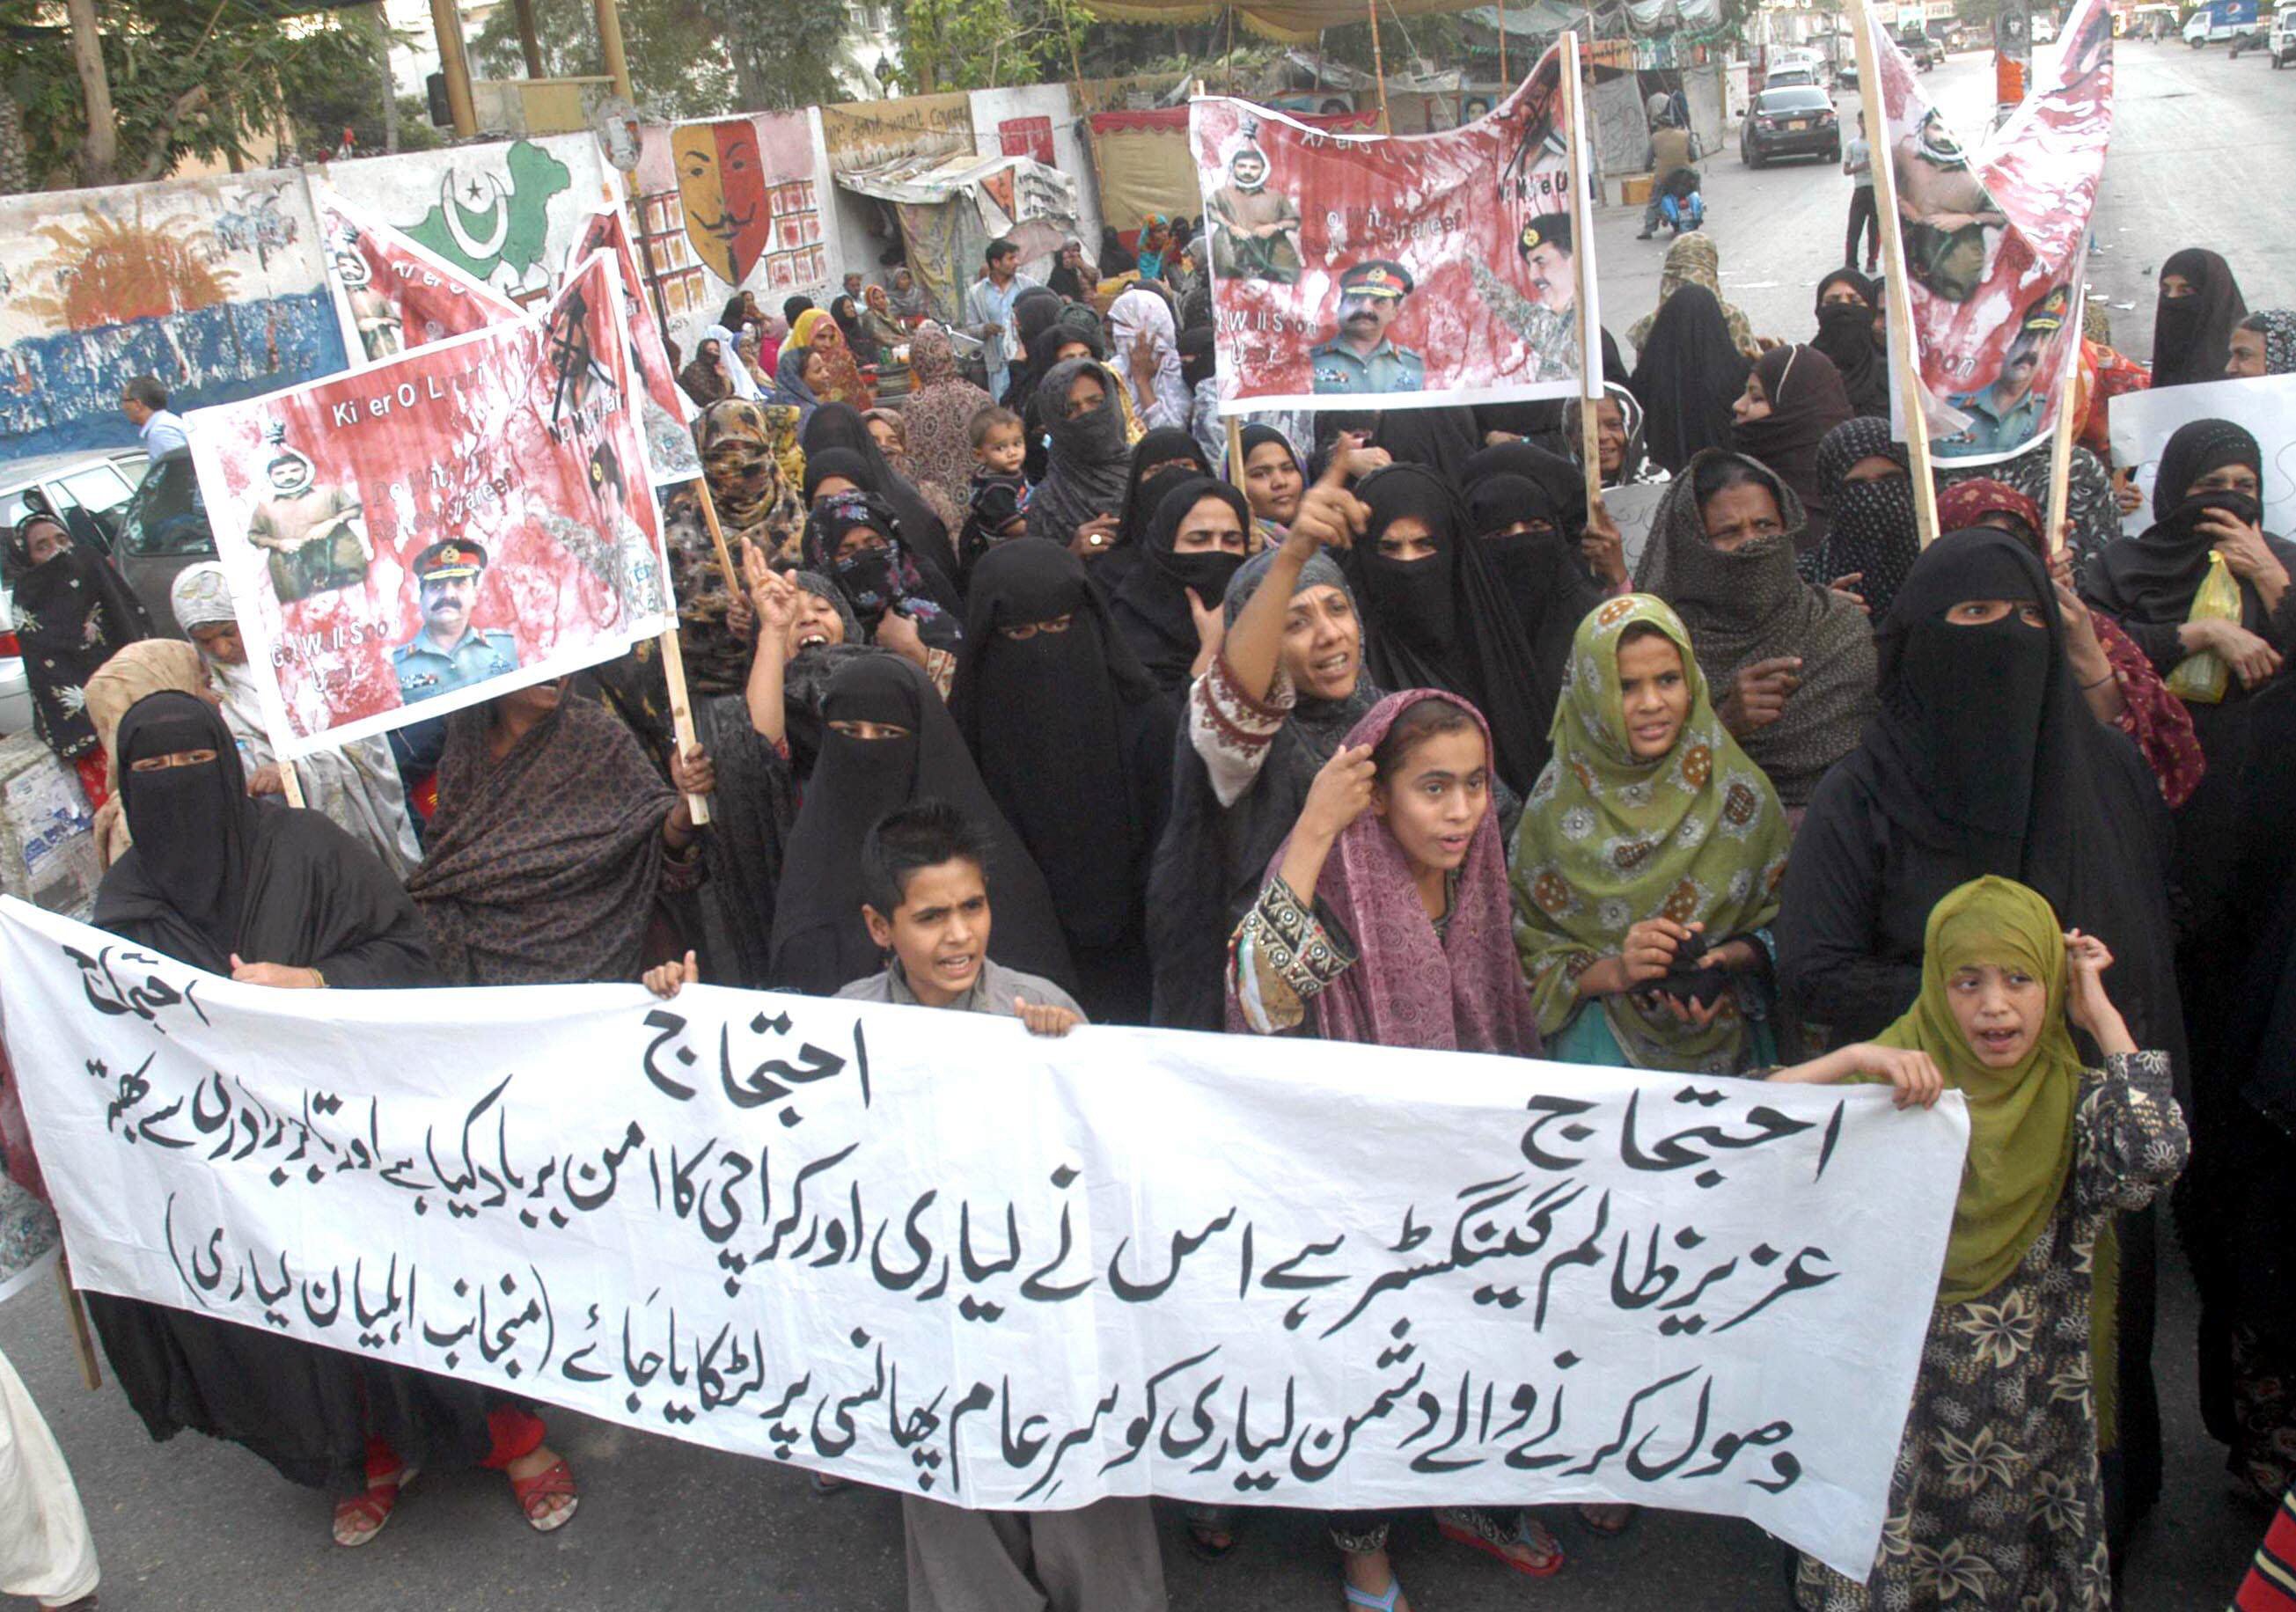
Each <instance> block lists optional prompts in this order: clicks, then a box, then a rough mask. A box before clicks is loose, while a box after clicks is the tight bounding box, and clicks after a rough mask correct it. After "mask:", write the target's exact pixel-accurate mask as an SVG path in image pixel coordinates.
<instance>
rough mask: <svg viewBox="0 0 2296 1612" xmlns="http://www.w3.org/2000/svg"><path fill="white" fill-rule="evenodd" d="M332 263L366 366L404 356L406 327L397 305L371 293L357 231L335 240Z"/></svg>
mask: <svg viewBox="0 0 2296 1612" xmlns="http://www.w3.org/2000/svg"><path fill="white" fill-rule="evenodd" d="M334 260H335V277H336V278H337V279H339V280H340V281H341V282H343V294H344V296H345V297H346V299H348V301H349V303H350V305H351V324H352V326H353V327H354V328H355V329H356V330H357V331H358V339H359V346H360V348H362V349H364V350H365V353H366V359H367V362H368V363H369V364H373V363H374V362H376V361H377V360H378V359H382V358H389V357H393V356H397V355H398V354H400V353H403V352H405V351H406V327H405V323H404V321H402V320H401V319H400V318H399V315H398V307H397V305H396V304H394V303H393V302H392V301H391V300H390V299H389V298H388V297H386V296H384V295H383V294H382V293H381V292H380V291H378V290H375V289H374V275H373V273H372V272H371V271H370V270H369V269H368V267H367V262H366V254H365V253H364V252H362V251H360V250H359V238H358V232H357V230H352V229H346V230H344V231H343V232H342V233H341V234H340V235H339V236H337V237H336V242H335V253H334Z"/></svg>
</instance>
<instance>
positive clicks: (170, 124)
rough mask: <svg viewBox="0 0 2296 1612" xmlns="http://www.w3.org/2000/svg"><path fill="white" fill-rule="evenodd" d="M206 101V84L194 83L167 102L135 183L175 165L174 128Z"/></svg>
mask: <svg viewBox="0 0 2296 1612" xmlns="http://www.w3.org/2000/svg"><path fill="white" fill-rule="evenodd" d="M207 103H208V86H206V85H204V84H194V85H193V86H192V87H191V88H189V89H187V90H185V91H184V93H183V94H180V95H178V96H176V98H175V100H174V101H173V102H170V103H169V104H168V112H167V116H166V117H164V118H162V119H160V127H159V132H158V135H157V138H156V139H155V140H154V141H153V143H152V154H151V155H150V156H148V157H146V158H144V159H143V168H142V169H141V170H140V171H139V172H138V173H137V174H136V176H135V182H136V183H137V184H149V183H151V182H152V180H154V179H157V178H160V176H163V175H165V174H166V173H167V171H168V169H169V168H173V167H174V166H175V158H174V156H173V154H172V153H173V151H174V149H175V144H176V129H178V128H180V127H182V126H183V123H184V119H186V118H189V117H190V116H191V115H192V114H193V112H196V111H198V110H200V109H201V107H203V106H205V105H206V104H207Z"/></svg>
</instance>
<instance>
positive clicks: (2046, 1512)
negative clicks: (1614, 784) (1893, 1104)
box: [1770, 875, 2186, 1612]
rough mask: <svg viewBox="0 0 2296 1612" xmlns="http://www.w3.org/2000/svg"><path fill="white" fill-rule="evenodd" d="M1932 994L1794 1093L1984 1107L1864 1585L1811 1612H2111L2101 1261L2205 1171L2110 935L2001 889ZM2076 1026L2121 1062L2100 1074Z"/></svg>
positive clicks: (1814, 1601) (1941, 968)
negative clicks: (2133, 1025)
mask: <svg viewBox="0 0 2296 1612" xmlns="http://www.w3.org/2000/svg"><path fill="white" fill-rule="evenodd" d="M1925 942H1926V944H1925V945H1924V947H1923V961H1922V994H1921V996H1920V998H1919V999H1918V1000H1917V1001H1916V1002H1915V1004H1914V1006H1913V1008H1912V1009H1911V1010H1910V1011H1908V1012H1907V1014H1906V1015H1905V1016H1904V1017H1903V1018H1901V1019H1898V1021H1897V1022H1896V1023H1895V1024H1893V1025H1891V1026H1890V1027H1889V1028H1888V1029H1887V1030H1884V1031H1883V1032H1882V1035H1880V1036H1879V1037H1877V1038H1876V1039H1875V1040H1874V1041H1873V1042H1870V1043H1858V1044H1856V1045H1852V1046H1847V1047H1842V1048H1841V1049H1839V1050H1837V1051H1833V1052H1831V1053H1828V1054H1827V1055H1826V1056H1825V1057H1824V1058H1821V1059H1818V1060H1816V1061H1815V1062H1811V1063H1806V1064H1800V1065H1797V1066H1796V1067H1794V1068H1788V1069H1782V1070H1779V1071H1777V1072H1776V1073H1775V1074H1773V1075H1772V1076H1770V1078H1771V1079H1773V1080H1784V1081H1804V1082H1814V1083H1821V1084H1822V1083H1826V1082H1831V1081H1838V1080H1888V1081H1890V1082H1891V1083H1893V1084H1896V1085H1897V1087H1898V1092H1899V1098H1898V1101H1899V1102H1900V1103H1901V1104H1903V1103H1906V1102H1908V1101H1922V1102H1933V1101H1936V1098H1937V1095H1938V1092H1939V1090H1940V1089H1942V1088H1943V1087H1950V1088H1952V1089H1954V1090H1956V1091H1958V1092H1961V1093H1962V1094H1963V1096H1964V1098H1965V1099H1966V1100H1967V1101H1968V1104H1969V1119H1970V1141H1969V1158H1968V1163H1967V1166H1966V1167H1965V1169H1964V1174H1963V1180H1962V1188H1961V1195H1960V1197H1959V1199H1957V1200H1956V1203H1955V1205H1954V1215H1953V1232H1952V1235H1951V1237H1950V1239H1949V1240H1948V1243H1947V1246H1946V1256H1945V1270H1944V1273H1943V1276H1942V1278H1941V1280H1940V1281H1939V1290H1938V1304H1937V1308H1936V1310H1935V1311H1934V1312H1933V1313H1932V1314H1931V1318H1930V1328H1929V1338H1928V1341H1927V1343H1926V1344H1925V1346H1923V1352H1922V1368H1921V1376H1920V1379H1919V1380H1918V1382H1917V1383H1916V1384H1915V1389H1914V1399H1913V1406H1912V1410H1911V1412H1910V1413H1909V1414H1908V1415H1907V1421H1906V1433H1905V1438H1904V1440H1903V1442H1902V1443H1901V1444H1899V1446H1898V1463H1897V1468H1896V1471H1895V1473H1894V1475H1893V1477H1891V1480H1890V1510H1889V1516H1888V1520H1887V1521H1886V1522H1885V1524H1884V1525H1883V1527H1882V1545H1881V1549H1880V1551H1879V1552H1878V1553H1877V1554H1876V1556H1875V1558H1874V1567H1873V1571H1872V1573H1871V1574H1870V1575H1868V1576H1867V1578H1866V1582H1865V1583H1853V1582H1851V1581H1850V1580H1849V1579H1847V1578H1844V1577H1843V1576H1842V1575H1840V1574H1838V1573H1835V1572H1833V1571H1832V1570H1830V1569H1828V1568H1826V1567H1824V1566H1823V1565H1821V1564H1820V1563H1819V1562H1817V1561H1816V1560H1815V1559H1812V1558H1809V1557H1804V1558H1802V1559H1800V1562H1799V1563H1798V1564H1797V1567H1796V1572H1795V1579H1794V1599H1795V1604H1796V1605H1797V1606H1798V1607H1800V1608H1802V1609H1803V1612H1867V1609H1868V1608H1887V1609H1888V1612H1907V1609H1910V1608H1934V1607H1946V1606H1951V1607H1956V1608H1959V1607H1984V1608H2000V1609H2001V1612H2010V1609H2015V1612H2109V1609H2110V1608H2112V1604H2113V1594H2112V1578H2111V1574H2110V1571H2109V1568H2108V1567H2107V1561H2106V1551H2105V1516H2104V1497H2103V1484H2102V1481H2101V1480H2100V1478H2099V1476H2098V1469H2097V1422H2096V1412H2095V1400H2094V1398H2093V1397H2092V1395H2091V1393H2090V1387H2089V1384H2090V1363H2089V1295H2090V1292H2091V1290H2092V1287H2093V1285H2094V1284H2093V1282H2092V1281H2091V1264H2090V1260H2091V1250H2092V1248H2093V1247H2094V1245H2095V1240H2096V1237H2097V1233H2098V1231H2099V1230H2100V1228H2102V1227H2103V1225H2104V1224H2105V1223H2107V1222H2108V1221H2109V1219H2110V1218H2111V1217H2112V1214H2113V1213H2114V1212H2115V1211H2116V1210H2129V1211H2134V1210H2137V1209H2141V1208H2143V1207H2144V1206H2145V1205H2146V1204H2147V1203H2149V1202H2151V1201H2152V1199H2153V1194H2154V1193H2155V1192H2158V1191H2160V1190H2161V1188H2162V1187H2164V1186H2166V1185H2167V1184H2168V1183H2169V1182H2171V1181H2173V1180H2174V1179H2175V1178H2176V1176H2177V1173H2178V1172H2179V1171H2181V1170H2182V1169H2183V1168H2184V1166H2185V1150H2186V1141H2185V1122H2184V1117H2183V1116H2182V1114H2181V1113H2180V1112H2179V1111H2178V1109H2177V1104H2176V1101H2175V1100H2174V1098H2173V1097H2172V1096H2171V1095H2170V1094H2169V1058H2168V1056H2167V1055H2166V1054H2165V1053H2162V1052H2159V1051H2138V1050H2137V1047H2136V1042H2135V1040H2134V1039H2133V1038H2132V1037H2131V1036H2130V1035H2129V1034H2128V1025H2127V1024H2126V1023H2125V1022H2123V1020H2122V1019H2121V1017H2120V1011H2119V1010H2118V1009H2117V1008H2115V1007H2114V1006H2113V1005H2112V1000H2111V999H2110V998H2109V997H2108V996H2107V995H2106V994H2105V989H2104V984H2103V974H2104V971H2105V970H2106V969H2108V968H2109V967H2111V966H2112V953H2110V952H2108V951H2107V950H2106V949H2105V946H2104V944H2103V942H2102V941H2101V940H2099V939H2097V938H2096V937H2094V936H2087V935H2083V934H2082V933H2081V932H2080V931H2079V930H2078V929H2075V930H2072V931H2070V932H2061V931H2060V930H2059V929H2058V927H2057V916H2056V913H2055V912H2054V911H2053V910H2052V909H2051V907H2050V905H2049V904H2048V903H2047V902H2046V901H2045V900H2043V899H2042V898H2041V896H2038V895H2037V894H2036V893H2035V892H2034V891H2032V890H2031V889H2030V888H2027V887H2025V886H2024V885H2021V884H2016V883H2013V882H2012V881H2011V880H2005V879H2000V878H1996V877H1992V876H1990V875H1989V876H1988V877H1986V878H1982V879H1978V880H1972V881H1971V882H1970V883H1968V884H1964V885H1963V886H1961V887H1960V888H1958V889H1956V890H1954V891H1953V892H1952V893H1951V894H1949V895H1948V896H1945V897H1944V898H1943V899H1942V900H1940V901H1939V903H1938V904H1937V905H1936V906H1935V907H1934V908H1933V909H1931V912H1930V918H1929V925H1928V929H1927V932H1926V936H1925ZM2068 1018H2070V1019H2071V1024H2072V1025H2073V1026H2074V1027H2079V1029H2080V1030H2081V1031H2082V1032H2083V1033H2084V1034H2086V1035H2087V1036H2088V1037H2089V1039H2090V1040H2091V1041H2093V1042H2094V1043H2095V1045H2096V1047H2097V1049H2098V1051H2100V1052H2101V1053H2102V1054H2103V1068H2101V1069H2092V1068H2083V1067H2082V1063H2081V1060H2080V1057H2079V1054H2078V1053H2077V1052H2076V1051H2074V1047H2073V1041H2072V1035H2071V1030H2070V1029H2069V1028H2068V1027H2067V1022H2066V1021H2067V1019H2068Z"/></svg>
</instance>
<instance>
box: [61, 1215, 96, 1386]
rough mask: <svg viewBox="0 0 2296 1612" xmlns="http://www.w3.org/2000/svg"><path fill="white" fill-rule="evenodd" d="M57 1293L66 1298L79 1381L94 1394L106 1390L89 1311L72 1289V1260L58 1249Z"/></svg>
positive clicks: (65, 1307)
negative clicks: (90, 1330)
mask: <svg viewBox="0 0 2296 1612" xmlns="http://www.w3.org/2000/svg"><path fill="white" fill-rule="evenodd" d="M56 1291H58V1292H59V1293H61V1294H62V1295H63V1298H64V1324H65V1326H66V1327H68V1328H69V1329H70V1331H71V1340H72V1355H73V1357H74V1358H75V1359H77V1360H78V1362H79V1379H80V1381H82V1382H84V1383H86V1385H87V1388H88V1392H90V1393H94V1391H95V1390H96V1389H98V1388H100V1387H103V1368H102V1366H101V1365H100V1364H98V1363H97V1361H96V1356H95V1339H94V1338H92V1337H90V1336H89V1335H88V1330H87V1312H86V1310H84V1309H82V1308H81V1307H80V1302H79V1291H78V1289H76V1288H74V1287H73V1286H72V1280H71V1261H70V1257H69V1256H66V1255H65V1253H64V1251H63V1250H62V1249H61V1248H58V1249H57V1250H56Z"/></svg>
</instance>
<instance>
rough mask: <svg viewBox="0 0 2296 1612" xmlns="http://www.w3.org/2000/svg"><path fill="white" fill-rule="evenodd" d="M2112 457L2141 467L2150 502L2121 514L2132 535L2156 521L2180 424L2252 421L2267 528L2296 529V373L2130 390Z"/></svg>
mask: <svg viewBox="0 0 2296 1612" xmlns="http://www.w3.org/2000/svg"><path fill="white" fill-rule="evenodd" d="M2106 418H2107V420H2108V421H2110V424H2109V426H2108V428H2107V430H2108V432H2109V434H2110V435H2111V437H2112V462H2113V463H2115V464H2119V465H2128V466H2132V467H2134V474H2133V475H2132V477H2131V478H2130V479H2132V480H2133V481H2134V482H2135V483H2136V490H2137V492H2138V493H2139V494H2140V495H2142V500H2143V501H2142V502H2141V503H2138V504H2137V506H2136V508H2135V509H2133V510H2131V511H2129V512H2128V514H2126V515H2124V516H2122V517H2121V518H2120V529H2121V530H2122V531H2124V532H2126V533H2127V534H2128V536H2131V537H2136V536H2143V535H2144V528H2146V527H2149V526H2151V525H2152V524H2153V483H2154V482H2155V481H2158V480H2159V479H2161V452H2162V450H2163V449H2165V448H2167V447H2168V446H2169V438H2171V437H2173V436H2175V435H2176V434H2177V430H2178V429H2179V428H2181V427H2183V426H2186V425H2189V424H2191V423H2192V422H2193V421H2195V420H2229V421H2232V422H2233V423H2234V424H2235V425H2238V426H2244V427H2246V428H2247V430H2248V431H2249V434H2250V435H2251V436H2253V437H2254V438H2256V442H2257V446H2259V448H2261V449H2262V450H2263V453H2264V488H2263V491H2264V529H2265V530H2266V531H2267V532H2276V533H2277V532H2287V531H2292V530H2296V375H2250V376H2246V377H2243V378H2242V379H2239V380H2202V381H2198V382H2195V383H2194V384H2193V385H2190V386H2170V387H2163V388H2161V389H2160V390H2159V391H2157V392H2155V391H2143V392H2123V393H2122V394H2121V395H2120V397H2115V398H2114V399H2113V400H2112V410H2111V412H2110V413H2108V415H2107V416H2106Z"/></svg>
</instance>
